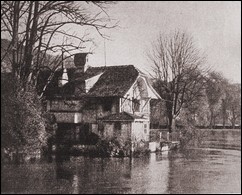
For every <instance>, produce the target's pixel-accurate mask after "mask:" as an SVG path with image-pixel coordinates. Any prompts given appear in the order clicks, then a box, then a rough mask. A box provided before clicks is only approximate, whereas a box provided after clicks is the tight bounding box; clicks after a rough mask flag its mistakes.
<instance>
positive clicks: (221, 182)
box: [1, 133, 241, 194]
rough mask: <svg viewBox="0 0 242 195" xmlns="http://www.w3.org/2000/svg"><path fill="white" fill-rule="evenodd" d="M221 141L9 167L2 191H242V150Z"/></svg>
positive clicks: (75, 192) (2, 180)
mask: <svg viewBox="0 0 242 195" xmlns="http://www.w3.org/2000/svg"><path fill="white" fill-rule="evenodd" d="M215 136H216V137H219V136H218V135H216V134H215ZM239 136H240V133H239ZM210 137H211V136H210ZM222 137H223V136H222ZM229 137H230V135H229ZM236 137H237V138H238V135H236ZM220 138H221V137H220ZM220 138H219V139H220ZM230 138H231V137H230ZM230 138H229V139H230ZM221 139H222V138H221ZM221 139H220V141H218V140H217V141H216V140H213V139H211V140H210V141H211V142H212V143H213V148H197V149H189V150H184V151H172V152H169V153H168V152H167V153H162V154H151V155H150V156H149V157H142V158H133V159H131V160H130V159H129V158H122V159H121V158H103V159H102V158H88V157H72V158H71V159H70V161H66V162H63V163H58V164H57V163H55V162H53V163H38V164H36V163H35V164H24V165H20V166H13V165H6V166H4V167H2V171H1V191H2V193H48V194H49V193H69V194H70V193H73V194H78V193H79V194H84V193H89V194H90V193H167V194H171V193H191V194H193V193H241V151H240V150H238V149H218V148H220V147H218V148H214V146H215V145H216V144H215V142H218V143H221ZM223 139H226V136H224V137H223ZM235 139H236V138H235ZM207 141H208V140H207ZM226 143H227V142H226Z"/></svg>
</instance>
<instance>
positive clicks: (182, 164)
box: [167, 150, 204, 194]
mask: <svg viewBox="0 0 242 195" xmlns="http://www.w3.org/2000/svg"><path fill="white" fill-rule="evenodd" d="M199 152H201V151H200V150H199V151H198V150H189V151H184V152H182V153H181V152H179V153H178V152H177V153H176V152H174V153H172V155H170V156H169V169H170V170H169V177H168V187H167V192H168V193H171V194H175V193H178V194H180V193H182V194H183V193H184V194H186V193H191V194H198V193H200V188H201V187H200V186H201V183H202V180H203V177H204V175H203V173H202V172H201V171H200V169H199V167H200V164H202V163H203V162H202V159H201V158H202V156H201V154H200V153H199ZM194 161H196V163H194Z"/></svg>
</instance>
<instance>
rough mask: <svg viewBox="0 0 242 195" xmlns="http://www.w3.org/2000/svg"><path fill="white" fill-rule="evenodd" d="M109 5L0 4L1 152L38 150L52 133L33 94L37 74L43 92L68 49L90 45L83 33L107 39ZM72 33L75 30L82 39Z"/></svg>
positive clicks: (70, 2)
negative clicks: (89, 31) (44, 75)
mask: <svg viewBox="0 0 242 195" xmlns="http://www.w3.org/2000/svg"><path fill="white" fill-rule="evenodd" d="M111 3H113V2H111ZM109 4H110V2H106V1H86V2H74V1H1V36H2V37H4V38H5V39H4V40H3V41H1V71H2V70H3V71H4V70H5V71H6V70H9V68H7V66H8V65H9V66H11V69H10V71H6V72H8V73H6V72H5V74H2V76H3V77H1V86H2V87H1V100H2V102H3V104H2V109H1V112H2V113H3V114H2V116H3V117H2V120H1V129H2V131H1V135H2V136H1V140H2V141H3V144H2V145H1V147H2V148H5V149H12V150H13V151H15V152H17V153H18V151H19V150H21V151H23V150H25V149H26V151H30V150H32V149H36V150H38V149H40V148H41V147H42V146H44V145H45V144H46V142H47V140H48V137H49V136H50V134H51V133H50V132H51V130H52V131H53V128H52V127H51V126H50V125H48V120H46V117H48V113H45V110H44V109H42V108H43V107H42V105H43V104H42V103H43V101H41V100H43V99H42V97H43V93H40V95H38V94H37V90H36V86H37V78H38V75H39V73H40V72H42V71H41V70H42V69H44V68H47V69H49V70H50V72H51V74H50V76H49V78H48V79H47V83H45V86H44V88H43V89H44V90H45V89H46V86H47V85H48V84H49V83H50V81H51V79H52V78H53V75H54V73H55V72H56V70H57V69H58V68H59V67H60V65H61V63H62V61H63V60H65V58H67V57H69V56H71V55H72V51H73V50H76V49H77V50H81V49H83V48H84V47H85V45H84V43H86V42H88V41H92V39H91V38H90V36H88V34H87V33H85V30H86V28H88V29H90V28H91V29H94V32H98V33H99V34H100V36H103V37H104V38H107V37H105V36H104V34H103V31H102V30H103V29H109V28H113V27H115V26H116V24H115V23H113V22H112V21H111V19H110V18H109V16H108V15H107V13H106V11H105V8H106V6H107V5H109ZM70 24H71V25H72V30H69V28H70ZM76 27H81V28H76ZM74 28H76V29H77V30H79V29H81V30H82V31H83V33H82V34H81V35H82V36H80V33H79V34H77V32H75V31H73V29H74ZM62 52H64V53H65V56H66V57H65V58H62V55H61V53H62ZM3 65H4V68H3V69H2V66H3ZM2 88H3V89H2ZM51 125H52V124H51Z"/></svg>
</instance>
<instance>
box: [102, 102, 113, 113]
mask: <svg viewBox="0 0 242 195" xmlns="http://www.w3.org/2000/svg"><path fill="white" fill-rule="evenodd" d="M112 105H113V100H112V99H105V100H104V101H103V111H106V112H108V111H111V110H112Z"/></svg>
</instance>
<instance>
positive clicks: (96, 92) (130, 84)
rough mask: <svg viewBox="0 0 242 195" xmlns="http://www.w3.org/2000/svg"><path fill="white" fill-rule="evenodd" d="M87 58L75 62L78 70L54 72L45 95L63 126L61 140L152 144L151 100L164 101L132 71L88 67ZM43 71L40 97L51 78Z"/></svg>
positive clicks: (131, 68)
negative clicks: (107, 139)
mask: <svg viewBox="0 0 242 195" xmlns="http://www.w3.org/2000/svg"><path fill="white" fill-rule="evenodd" d="M87 57H88V53H79V54H76V55H75V56H74V64H75V67H72V68H66V67H65V65H64V66H63V68H62V69H60V70H58V71H56V72H55V74H54V77H53V79H52V81H51V82H50V83H49V84H48V85H47V87H46V90H45V93H44V95H45V96H46V99H47V105H46V106H47V110H49V111H50V112H52V113H53V114H54V115H55V117H56V119H57V122H58V135H57V136H59V137H62V138H63V137H67V140H71V141H72V142H74V143H80V144H90V143H92V142H95V141H94V140H92V136H90V135H91V134H96V135H98V136H100V137H102V138H111V137H117V138H118V139H119V140H120V141H123V142H125V141H127V140H131V141H132V142H133V143H136V144H139V143H141V142H148V141H149V126H150V100H151V99H159V98H160V96H159V95H158V94H157V92H156V91H155V90H154V89H153V87H152V86H151V84H150V83H149V81H148V79H147V77H146V76H145V74H143V73H142V72H141V71H139V70H138V69H137V68H135V67H134V66H133V65H122V66H102V67H91V66H88V63H87V59H88V58H87ZM50 75H51V72H50V71H43V72H42V73H41V75H40V77H39V81H38V82H39V91H41V90H42V89H43V88H44V84H45V83H46V82H47V80H48V78H49V77H50Z"/></svg>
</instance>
